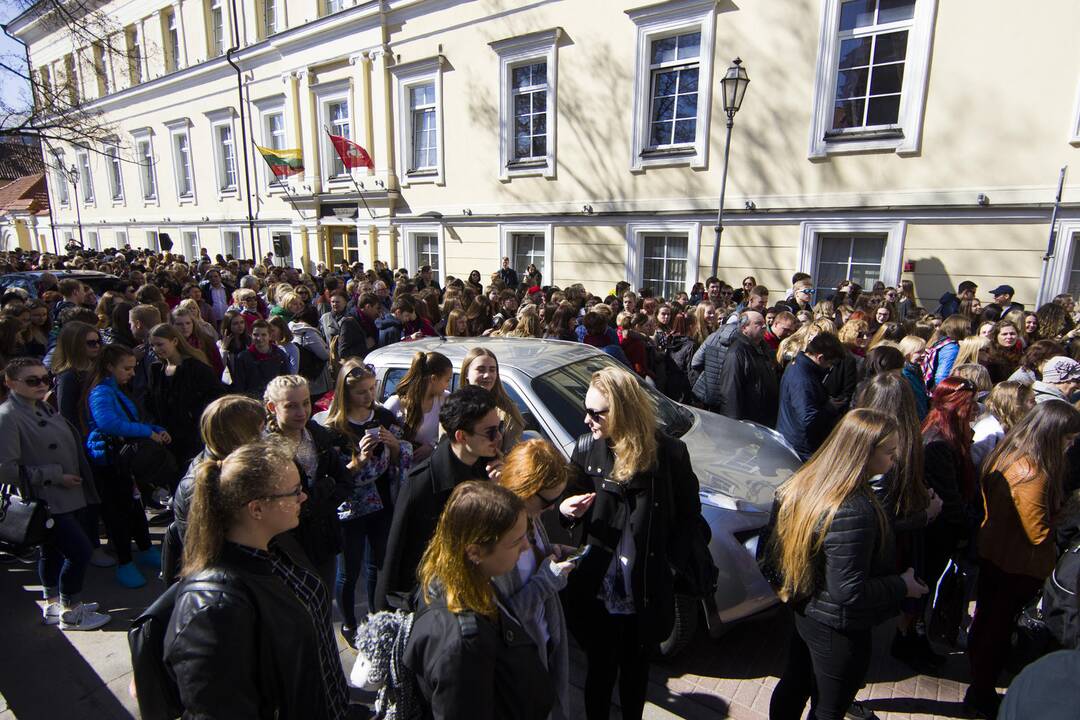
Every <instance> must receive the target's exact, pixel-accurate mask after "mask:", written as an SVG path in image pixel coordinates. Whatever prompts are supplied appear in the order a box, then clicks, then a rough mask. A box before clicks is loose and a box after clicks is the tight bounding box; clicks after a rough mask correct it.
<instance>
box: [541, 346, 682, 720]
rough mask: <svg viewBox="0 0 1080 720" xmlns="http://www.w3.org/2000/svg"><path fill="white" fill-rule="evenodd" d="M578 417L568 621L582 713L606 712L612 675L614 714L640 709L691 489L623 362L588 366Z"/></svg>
mask: <svg viewBox="0 0 1080 720" xmlns="http://www.w3.org/2000/svg"><path fill="white" fill-rule="evenodd" d="M585 425H586V427H587V432H586V433H584V434H583V435H581V436H580V437H579V438H578V439H577V443H576V445H575V447H574V452H573V455H572V456H571V459H570V462H571V464H572V465H573V466H574V467H575V469H576V475H577V477H576V481H575V482H574V489H573V493H572V494H571V496H570V497H568V498H567V499H566V500H564V501H563V502H562V504H561V505H560V508H559V509H560V511H561V512H562V514H563V515H564V516H565V517H567V518H569V519H571V520H573V521H575V522H580V523H581V524H582V525H583V535H582V537H583V543H584V544H585V546H586V547H587V554H586V555H585V557H583V558H582V560H581V562H580V563H579V565H578V567H577V569H576V570H575V571H574V572H573V573H572V574H571V576H570V580H569V582H568V584H567V587H566V591H565V593H566V608H567V613H568V616H567V620H568V624H569V626H570V630H571V632H573V633H574V636H575V637H576V638H577V640H578V643H579V644H580V645H581V647H582V648H583V649H584V650H585V656H586V660H587V662H588V669H587V672H586V679H585V713H586V717H587V718H588V719H589V720H599V719H600V718H607V717H608V713H609V710H610V705H611V691H612V689H613V688H614V686H615V682H616V677H618V683H619V697H620V698H621V703H622V705H621V706H622V714H623V717H624V718H628V719H629V718H640V717H641V714H642V711H643V709H644V705H645V689H646V686H647V684H648V674H649V661H650V657H651V655H652V653H653V651H654V650H655V649H656V648H657V647H658V645H659V643H660V642H662V641H663V640H665V639H667V638H668V636H669V635H670V634H671V629H672V627H673V625H674V621H675V616H674V597H675V579H674V578H673V574H672V569H675V570H676V573H680V571H681V570H685V569H686V568H687V567H688V562H689V553H690V548H691V547H692V542H693V537H694V534H695V532H697V528H699V527H700V523H701V518H700V514H701V501H700V499H699V498H698V492H699V489H700V488H699V485H698V480H697V476H695V475H694V470H693V467H692V466H691V464H690V454H689V452H688V451H687V449H686V445H685V444H684V443H683V442H682V441H681V440H678V439H676V438H673V437H671V436H670V435H668V434H666V433H664V432H662V431H661V430H659V429H658V427H657V424H656V411H655V406H654V405H653V403H652V401H651V400H650V399H649V395H648V394H647V393H646V392H645V390H644V389H643V388H642V386H641V383H640V382H639V381H638V379H637V377H636V376H635V375H633V374H632V373H631V372H630V371H629V370H626V369H623V368H622V367H616V366H609V367H606V368H603V369H601V370H598V371H596V372H595V373H593V376H592V380H591V382H590V383H589V389H588V391H587V392H586V394H585ZM681 579H682V576H681V575H680V581H681Z"/></svg>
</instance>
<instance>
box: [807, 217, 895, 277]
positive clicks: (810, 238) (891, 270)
mask: <svg viewBox="0 0 1080 720" xmlns="http://www.w3.org/2000/svg"><path fill="white" fill-rule="evenodd" d="M799 230H800V237H799V272H804V273H808V274H809V275H810V276H811V277H815V282H817V279H816V276H815V272H816V271H817V263H818V251H819V242H818V240H819V238H820V236H822V235H845V234H847V235H860V234H862V235H870V234H874V235H885V249H884V251H883V252H882V255H881V280H882V282H884V283H885V285H886V286H889V287H900V278H901V275H902V270H903V264H904V242H905V238H906V235H907V221H906V220H862V219H844V220H804V221H803V222H802V223H801V224H800V226H799Z"/></svg>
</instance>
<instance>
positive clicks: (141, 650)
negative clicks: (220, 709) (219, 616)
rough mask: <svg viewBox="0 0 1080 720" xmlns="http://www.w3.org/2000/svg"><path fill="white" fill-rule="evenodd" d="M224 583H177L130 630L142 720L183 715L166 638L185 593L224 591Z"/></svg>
mask: <svg viewBox="0 0 1080 720" xmlns="http://www.w3.org/2000/svg"><path fill="white" fill-rule="evenodd" d="M225 589H226V586H224V585H222V584H221V583H216V582H211V581H208V580H195V581H192V582H189V583H176V584H174V585H171V586H170V587H169V589H168V590H166V591H165V592H163V593H162V594H161V596H160V597H158V599H157V600H155V601H154V602H153V603H152V604H151V605H150V607H148V608H146V609H145V610H143V611H142V613H141V614H140V615H139V616H138V617H137V618H135V620H134V621H133V622H132V623H131V629H130V630H128V647H129V648H130V649H131V668H132V671H133V674H134V676H135V690H136V695H137V700H138V703H139V714H140V716H141V717H142V719H143V720H174V719H175V718H178V717H180V716H181V715H182V714H183V713H184V706H183V704H182V703H181V702H180V688H179V687H177V685H176V678H175V677H173V674H172V673H171V672H170V671H169V668H168V667H166V665H165V635H166V633H167V632H168V630H169V621H170V620H171V618H172V613H173V608H174V607H175V606H176V600H177V599H178V598H179V597H180V592H182V591H184V590H225Z"/></svg>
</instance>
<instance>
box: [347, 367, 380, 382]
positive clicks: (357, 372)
mask: <svg viewBox="0 0 1080 720" xmlns="http://www.w3.org/2000/svg"><path fill="white" fill-rule="evenodd" d="M365 372H367V373H371V375H375V366H374V365H368V364H364V365H361V366H360V367H354V368H353V369H352V370H350V371H349V372H348V374H346V375H345V379H346V380H354V379H356V378H362V377H363V376H364V373H365Z"/></svg>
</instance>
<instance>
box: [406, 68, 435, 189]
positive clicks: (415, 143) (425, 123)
mask: <svg viewBox="0 0 1080 720" xmlns="http://www.w3.org/2000/svg"><path fill="white" fill-rule="evenodd" d="M409 123H410V127H411V128H412V162H411V163H410V164H409V172H414V171H416V170H427V169H431V168H434V167H435V165H436V164H437V162H438V152H439V145H438V137H437V135H436V131H435V83H427V84H424V85H417V86H416V87H412V88H409Z"/></svg>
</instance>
